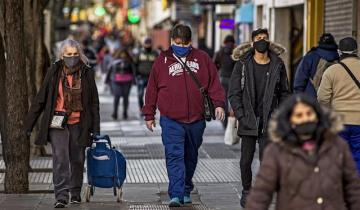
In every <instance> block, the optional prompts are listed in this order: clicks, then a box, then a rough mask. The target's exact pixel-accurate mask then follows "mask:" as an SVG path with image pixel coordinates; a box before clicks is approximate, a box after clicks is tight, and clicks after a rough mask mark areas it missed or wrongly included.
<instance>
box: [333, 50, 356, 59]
mask: <svg viewBox="0 0 360 210" xmlns="http://www.w3.org/2000/svg"><path fill="white" fill-rule="evenodd" d="M337 52H338V54H339V57H341V56H343V55H344V54H346V55H357V50H354V51H341V50H339V49H338V50H337Z"/></svg>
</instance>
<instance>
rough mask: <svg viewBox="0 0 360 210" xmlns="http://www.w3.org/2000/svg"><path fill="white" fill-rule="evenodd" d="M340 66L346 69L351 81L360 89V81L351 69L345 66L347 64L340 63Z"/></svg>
mask: <svg viewBox="0 0 360 210" xmlns="http://www.w3.org/2000/svg"><path fill="white" fill-rule="evenodd" d="M339 64H340V65H342V66H343V67H344V69H345V70H346V71H347V73H348V74H349V75H350V77H351V79H353V80H354V82H355V84H356V85H357V86H358V88H359V89H360V82H359V80H357V79H356V77H355V75H354V74H353V73H352V72H351V71H350V69H349V67H347V66H346V65H345V63H343V62H341V61H339Z"/></svg>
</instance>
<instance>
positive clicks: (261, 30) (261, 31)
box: [251, 28, 269, 40]
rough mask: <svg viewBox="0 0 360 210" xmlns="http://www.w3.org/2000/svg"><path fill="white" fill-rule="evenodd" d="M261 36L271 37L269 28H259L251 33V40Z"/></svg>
mask: <svg viewBox="0 0 360 210" xmlns="http://www.w3.org/2000/svg"><path fill="white" fill-rule="evenodd" d="M259 34H266V35H267V36H268V37H269V31H268V30H267V28H258V29H256V30H254V31H253V32H252V33H251V40H254V38H255V37H256V36H257V35H259Z"/></svg>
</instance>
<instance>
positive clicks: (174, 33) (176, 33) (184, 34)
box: [171, 24, 191, 43]
mask: <svg viewBox="0 0 360 210" xmlns="http://www.w3.org/2000/svg"><path fill="white" fill-rule="evenodd" d="M171 38H172V39H177V38H179V39H181V40H182V41H183V42H185V43H187V42H190V41H191V28H190V27H189V26H187V25H184V24H177V25H176V26H174V28H173V29H172V30H171Z"/></svg>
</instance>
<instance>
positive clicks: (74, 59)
mask: <svg viewBox="0 0 360 210" xmlns="http://www.w3.org/2000/svg"><path fill="white" fill-rule="evenodd" d="M79 61H80V56H79V55H76V56H69V57H67V56H64V63H65V66H66V67H68V68H73V67H74V66H76V64H78V63H79Z"/></svg>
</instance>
